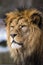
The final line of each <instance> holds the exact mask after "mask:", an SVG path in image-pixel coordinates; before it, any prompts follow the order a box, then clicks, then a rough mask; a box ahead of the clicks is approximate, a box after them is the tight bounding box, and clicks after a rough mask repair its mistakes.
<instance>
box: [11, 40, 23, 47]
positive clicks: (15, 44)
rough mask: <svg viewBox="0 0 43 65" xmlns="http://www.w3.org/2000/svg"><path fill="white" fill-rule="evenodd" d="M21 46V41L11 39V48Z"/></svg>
mask: <svg viewBox="0 0 43 65" xmlns="http://www.w3.org/2000/svg"><path fill="white" fill-rule="evenodd" d="M22 46H23V43H18V42H16V41H15V40H13V41H12V44H11V47H12V48H21V47H22Z"/></svg>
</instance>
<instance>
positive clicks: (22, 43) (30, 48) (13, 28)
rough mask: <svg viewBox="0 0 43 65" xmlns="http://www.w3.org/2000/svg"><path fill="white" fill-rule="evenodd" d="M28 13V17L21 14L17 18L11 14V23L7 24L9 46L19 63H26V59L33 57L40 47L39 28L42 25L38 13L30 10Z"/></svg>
mask: <svg viewBox="0 0 43 65" xmlns="http://www.w3.org/2000/svg"><path fill="white" fill-rule="evenodd" d="M33 11H34V12H33ZM27 13H29V14H28V16H27V14H24V13H23V14H22V13H21V14H20V15H19V16H17V17H16V18H13V17H12V16H13V15H11V14H10V13H9V14H10V15H11V16H9V17H8V18H7V20H10V23H7V36H8V46H9V47H10V51H11V55H12V56H13V58H14V60H15V61H17V63H18V62H19V63H20V62H24V59H25V58H26V57H28V56H31V55H32V53H33V52H35V51H36V50H37V49H38V48H39V45H40V43H39V42H40V35H41V30H40V28H39V26H38V25H39V23H40V16H39V15H38V11H37V10H30V11H27ZM21 16H22V17H21ZM10 17H12V19H10Z"/></svg>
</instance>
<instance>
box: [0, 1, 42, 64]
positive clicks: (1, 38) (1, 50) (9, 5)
mask: <svg viewBox="0 0 43 65" xmlns="http://www.w3.org/2000/svg"><path fill="white" fill-rule="evenodd" d="M21 7H23V8H24V7H25V8H27V9H29V8H37V9H38V10H40V11H41V12H42V13H43V0H0V64H13V63H14V62H13V59H11V58H10V54H9V48H8V47H7V44H6V43H7V39H6V37H7V36H6V30H5V24H4V22H3V16H4V14H5V13H6V12H9V11H13V10H15V9H16V8H21Z"/></svg>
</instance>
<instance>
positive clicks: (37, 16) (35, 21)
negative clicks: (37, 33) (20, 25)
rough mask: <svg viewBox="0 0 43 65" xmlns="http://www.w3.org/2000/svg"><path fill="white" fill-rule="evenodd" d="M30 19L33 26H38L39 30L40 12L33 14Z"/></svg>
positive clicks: (40, 24) (40, 22)
mask: <svg viewBox="0 0 43 65" xmlns="http://www.w3.org/2000/svg"><path fill="white" fill-rule="evenodd" d="M31 19H32V22H33V24H36V25H38V26H39V28H41V26H42V15H41V13H40V12H37V11H36V12H34V13H33V14H32V15H31Z"/></svg>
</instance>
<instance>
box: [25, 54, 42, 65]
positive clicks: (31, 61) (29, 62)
mask: <svg viewBox="0 0 43 65" xmlns="http://www.w3.org/2000/svg"><path fill="white" fill-rule="evenodd" d="M25 65H41V64H40V58H39V56H38V54H33V55H32V56H31V57H27V58H26V60H25Z"/></svg>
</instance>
